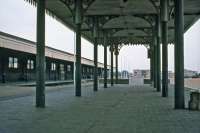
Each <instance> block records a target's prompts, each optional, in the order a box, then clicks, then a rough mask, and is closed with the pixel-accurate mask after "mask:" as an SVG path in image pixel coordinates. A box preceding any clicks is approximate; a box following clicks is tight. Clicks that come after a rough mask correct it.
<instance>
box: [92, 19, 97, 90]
mask: <svg viewBox="0 0 200 133" xmlns="http://www.w3.org/2000/svg"><path fill="white" fill-rule="evenodd" d="M97 34H98V20H97V18H96V17H95V18H94V27H93V36H94V88H93V89H94V91H98V43H97V36H98V35H97Z"/></svg>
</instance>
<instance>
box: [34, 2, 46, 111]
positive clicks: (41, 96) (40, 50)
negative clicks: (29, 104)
mask: <svg viewBox="0 0 200 133" xmlns="http://www.w3.org/2000/svg"><path fill="white" fill-rule="evenodd" d="M36 36H37V46H36V52H37V53H36V107H40V108H44V107H45V0H37V35H36Z"/></svg>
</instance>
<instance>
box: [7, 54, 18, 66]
mask: <svg viewBox="0 0 200 133" xmlns="http://www.w3.org/2000/svg"><path fill="white" fill-rule="evenodd" d="M8 67H9V68H18V59H17V58H15V57H9V59H8Z"/></svg>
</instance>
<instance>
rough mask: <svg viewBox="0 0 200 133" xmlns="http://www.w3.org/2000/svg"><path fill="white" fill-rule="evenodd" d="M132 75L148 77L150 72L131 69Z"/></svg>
mask: <svg viewBox="0 0 200 133" xmlns="http://www.w3.org/2000/svg"><path fill="white" fill-rule="evenodd" d="M133 75H134V76H135V77H143V78H144V79H150V75H151V72H150V70H139V69H136V70H133Z"/></svg>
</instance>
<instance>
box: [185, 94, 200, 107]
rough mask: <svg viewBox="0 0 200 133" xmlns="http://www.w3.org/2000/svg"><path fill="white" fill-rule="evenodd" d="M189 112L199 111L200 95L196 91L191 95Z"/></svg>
mask: <svg viewBox="0 0 200 133" xmlns="http://www.w3.org/2000/svg"><path fill="white" fill-rule="evenodd" d="M188 104H189V110H199V108H200V93H199V92H197V91H195V92H191V93H190V101H189V103H188Z"/></svg>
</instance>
